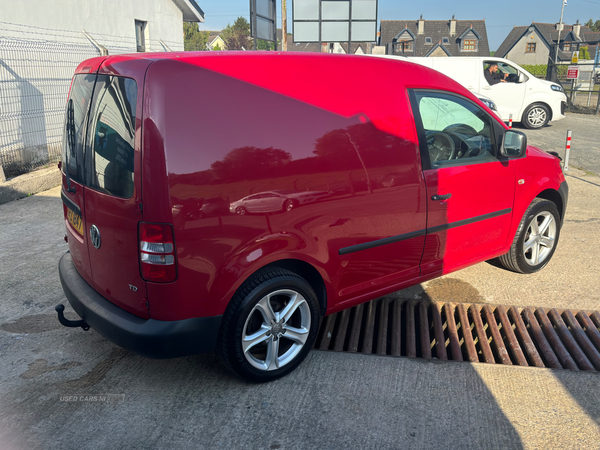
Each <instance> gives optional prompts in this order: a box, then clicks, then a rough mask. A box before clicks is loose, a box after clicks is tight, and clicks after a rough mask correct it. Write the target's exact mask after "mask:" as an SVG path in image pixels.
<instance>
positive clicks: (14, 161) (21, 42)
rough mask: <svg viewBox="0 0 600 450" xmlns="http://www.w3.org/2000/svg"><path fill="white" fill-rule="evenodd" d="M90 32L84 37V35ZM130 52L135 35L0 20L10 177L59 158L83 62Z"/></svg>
mask: <svg viewBox="0 0 600 450" xmlns="http://www.w3.org/2000/svg"><path fill="white" fill-rule="evenodd" d="M88 36H89V37H88ZM90 38H91V39H93V40H94V41H96V43H99V44H100V45H102V46H103V47H104V48H106V50H107V51H108V54H109V55H117V54H124V53H135V51H136V39H135V35H134V34H133V33H132V35H131V36H116V35H108V34H101V33H92V32H90V33H82V32H79V31H69V30H56V29H50V28H40V27H33V26H25V25H20V24H12V23H7V22H2V21H0V166H2V168H3V170H4V173H5V175H6V176H7V177H9V178H10V177H14V176H17V175H20V174H23V173H26V172H29V171H31V170H34V169H36V168H38V167H42V166H44V165H46V164H50V163H55V162H57V161H58V160H60V153H61V146H62V125H63V120H64V112H65V105H66V101H67V95H68V92H69V86H70V83H71V79H72V77H73V73H74V72H75V68H76V67H77V66H78V65H79V63H81V62H82V61H84V60H86V59H88V58H93V57H95V56H100V50H99V49H98V48H97V47H96V46H95V45H94V44H92V42H91V41H90ZM148 50H151V51H159V52H162V51H167V50H183V42H171V41H163V40H160V39H152V40H149V45H148Z"/></svg>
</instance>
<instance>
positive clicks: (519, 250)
mask: <svg viewBox="0 0 600 450" xmlns="http://www.w3.org/2000/svg"><path fill="white" fill-rule="evenodd" d="M560 226H561V225H560V215H559V214H558V209H557V208H556V205H555V204H554V203H552V202H551V201H548V200H544V199H541V198H536V199H535V200H534V201H533V202H531V205H529V208H527V211H525V214H524V215H523V219H522V220H521V223H520V224H519V229H518V230H517V234H516V236H515V239H514V241H513V244H512V246H511V247H510V251H509V252H508V253H507V254H506V255H502V256H500V258H498V260H499V261H500V263H501V264H502V265H503V266H504V267H505V268H507V269H508V270H512V271H514V272H519V273H534V272H537V271H539V270H541V269H542V268H543V267H544V266H546V264H548V263H549V262H550V259H551V258H552V255H554V251H555V250H556V245H557V244H558V238H559V236H560Z"/></svg>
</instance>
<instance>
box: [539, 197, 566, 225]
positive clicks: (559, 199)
mask: <svg viewBox="0 0 600 450" xmlns="http://www.w3.org/2000/svg"><path fill="white" fill-rule="evenodd" d="M536 198H542V199H544V200H549V201H551V202H552V203H554V204H555V205H556V209H558V214H559V215H560V222H561V227H562V222H563V219H564V217H565V214H564V212H565V205H564V203H563V199H562V197H561V195H560V194H559V193H558V191H556V190H555V189H546V190H544V191H542V192H540V193H539V194H538V195H537V196H536Z"/></svg>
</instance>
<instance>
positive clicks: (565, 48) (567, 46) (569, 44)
mask: <svg viewBox="0 0 600 450" xmlns="http://www.w3.org/2000/svg"><path fill="white" fill-rule="evenodd" d="M563 50H564V51H565V52H569V51H571V43H570V42H565V43H564V44H563Z"/></svg>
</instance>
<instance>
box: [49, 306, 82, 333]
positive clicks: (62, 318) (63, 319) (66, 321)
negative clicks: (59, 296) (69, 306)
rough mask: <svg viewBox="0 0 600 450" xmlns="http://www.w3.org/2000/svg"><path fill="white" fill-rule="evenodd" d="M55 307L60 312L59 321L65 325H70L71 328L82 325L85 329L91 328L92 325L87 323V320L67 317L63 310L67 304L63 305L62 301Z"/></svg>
mask: <svg viewBox="0 0 600 450" xmlns="http://www.w3.org/2000/svg"><path fill="white" fill-rule="evenodd" d="M54 309H55V310H56V312H57V313H58V321H59V322H60V323H61V324H62V325H64V326H65V327H69V328H78V327H81V328H83V331H87V330H89V329H90V326H89V325H88V324H87V323H85V320H69V319H67V318H66V317H65V315H64V314H63V312H64V310H65V305H63V304H62V303H61V304H60V305H56V308H54Z"/></svg>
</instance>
